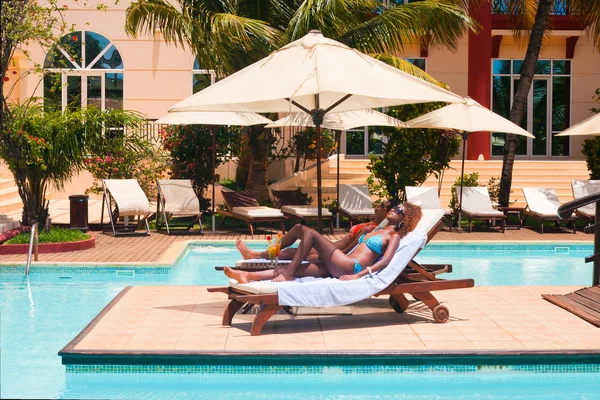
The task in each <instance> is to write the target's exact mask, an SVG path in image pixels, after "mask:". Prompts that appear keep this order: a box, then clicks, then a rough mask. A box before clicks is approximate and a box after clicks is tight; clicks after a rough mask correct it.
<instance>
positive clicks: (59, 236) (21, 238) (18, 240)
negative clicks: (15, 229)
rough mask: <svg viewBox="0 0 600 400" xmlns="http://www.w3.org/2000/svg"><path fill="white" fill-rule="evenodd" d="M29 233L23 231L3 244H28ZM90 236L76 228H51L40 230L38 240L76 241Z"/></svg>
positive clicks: (55, 241)
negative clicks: (45, 230) (46, 230)
mask: <svg viewBox="0 0 600 400" xmlns="http://www.w3.org/2000/svg"><path fill="white" fill-rule="evenodd" d="M30 237H31V235H30V233H29V232H23V233H20V234H18V235H17V236H15V237H13V238H11V239H9V240H7V241H6V242H5V244H29V240H30ZM89 238H90V236H89V235H86V234H85V233H83V232H81V231H77V230H71V229H67V228H56V227H54V228H51V229H50V231H48V232H44V231H43V230H42V231H40V233H39V236H38V240H39V243H67V242H78V241H81V240H87V239H89Z"/></svg>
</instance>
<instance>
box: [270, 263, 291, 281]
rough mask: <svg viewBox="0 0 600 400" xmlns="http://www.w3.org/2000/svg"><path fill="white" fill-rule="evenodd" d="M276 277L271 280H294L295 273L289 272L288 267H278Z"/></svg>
mask: <svg viewBox="0 0 600 400" xmlns="http://www.w3.org/2000/svg"><path fill="white" fill-rule="evenodd" d="M274 272H275V274H276V275H275V278H273V279H271V282H285V281H293V280H294V275H293V274H291V273H290V272H289V269H288V268H285V267H284V268H278V269H276V270H274Z"/></svg>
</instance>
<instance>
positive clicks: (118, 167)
mask: <svg viewBox="0 0 600 400" xmlns="http://www.w3.org/2000/svg"><path fill="white" fill-rule="evenodd" d="M85 162H86V169H87V170H88V171H89V172H90V173H91V174H92V176H93V177H94V182H93V184H92V186H91V187H90V188H89V189H87V190H86V193H88V192H91V193H96V194H98V193H102V190H103V189H102V179H137V181H138V182H139V184H140V186H141V187H142V189H143V190H144V193H146V196H147V197H148V198H150V199H153V198H156V195H157V193H156V190H157V188H156V180H157V179H161V178H163V177H164V176H165V175H166V170H167V162H166V161H165V155H164V154H161V151H160V149H157V148H156V147H155V146H153V145H152V143H150V142H149V141H148V140H146V139H143V138H140V137H139V136H136V135H135V134H133V135H117V136H116V137H112V138H110V139H106V140H103V141H101V142H100V143H99V144H98V145H96V146H95V147H94V149H93V150H92V152H91V154H90V156H89V157H88V158H87V159H86V160H85Z"/></svg>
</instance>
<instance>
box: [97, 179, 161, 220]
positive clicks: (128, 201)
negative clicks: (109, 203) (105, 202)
mask: <svg viewBox="0 0 600 400" xmlns="http://www.w3.org/2000/svg"><path fill="white" fill-rule="evenodd" d="M103 182H104V186H105V187H106V189H107V190H108V192H109V193H110V195H111V196H112V198H113V199H114V201H115V203H117V207H119V215H120V216H136V215H143V216H147V215H148V214H151V213H152V209H151V208H150V202H149V201H148V198H147V197H146V194H145V193H144V191H143V190H142V188H141V187H140V184H139V183H138V181H137V179H104V180H103Z"/></svg>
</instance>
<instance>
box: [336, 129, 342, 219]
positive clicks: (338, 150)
mask: <svg viewBox="0 0 600 400" xmlns="http://www.w3.org/2000/svg"><path fill="white" fill-rule="evenodd" d="M341 150H342V131H338V135H337V173H336V177H335V227H336V228H337V229H340V152H341Z"/></svg>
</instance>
